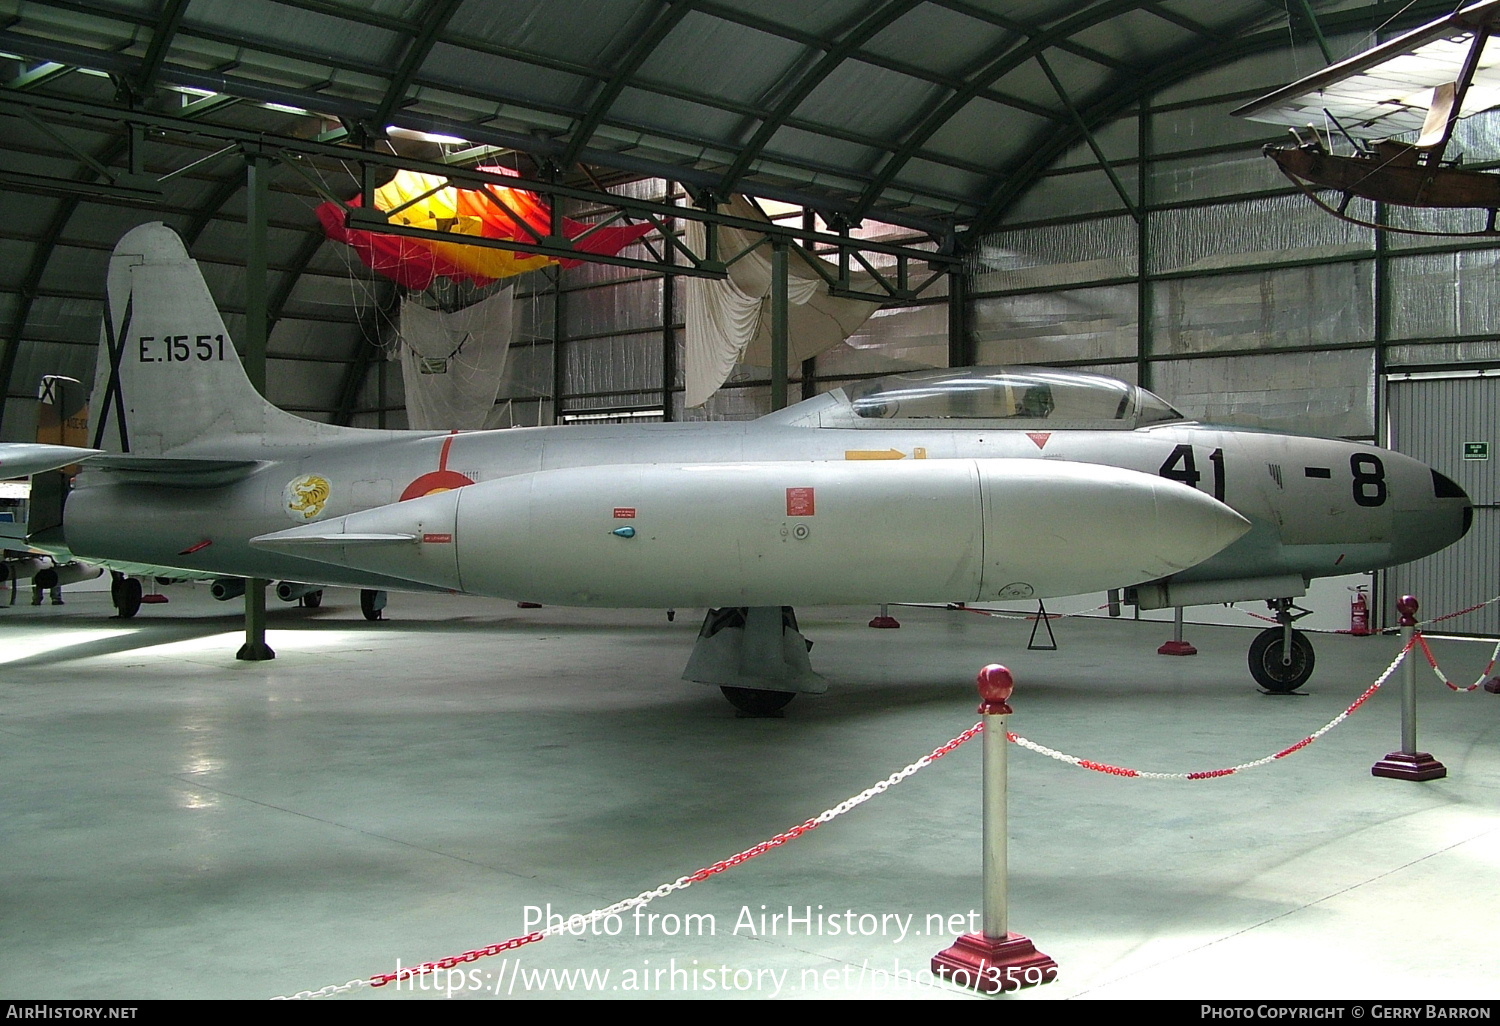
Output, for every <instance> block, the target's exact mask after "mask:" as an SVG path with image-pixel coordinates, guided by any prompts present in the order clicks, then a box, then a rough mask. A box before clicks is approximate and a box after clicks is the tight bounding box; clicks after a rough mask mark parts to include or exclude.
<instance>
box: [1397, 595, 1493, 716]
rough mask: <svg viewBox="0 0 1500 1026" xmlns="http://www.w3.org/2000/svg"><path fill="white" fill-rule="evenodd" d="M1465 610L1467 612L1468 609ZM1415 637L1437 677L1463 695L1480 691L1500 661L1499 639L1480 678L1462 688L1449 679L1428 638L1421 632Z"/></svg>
mask: <svg viewBox="0 0 1500 1026" xmlns="http://www.w3.org/2000/svg"><path fill="white" fill-rule="evenodd" d="M1465 611H1466V612H1467V610H1465ZM1453 615H1455V616H1457V615H1458V614H1456V613H1455V614H1453ZM1429 622H1431V621H1429ZM1414 637H1415V639H1416V641H1417V643H1418V644H1419V645H1421V646H1422V654H1423V655H1425V656H1426V657H1427V663H1428V665H1429V666H1431V667H1432V672H1433V673H1435V674H1437V679H1438V680H1440V681H1442V682H1443V683H1444V684H1446V685H1448V687H1449V688H1451V689H1452V690H1454V691H1457V692H1458V693H1459V694H1461V695H1466V694H1468V693H1469V692H1471V691H1478V690H1479V687H1480V685H1482V684H1483V683H1484V682H1485V680H1486V679H1488V677H1489V675H1490V671H1491V670H1493V669H1494V668H1495V663H1496V662H1497V661H1500V641H1497V642H1495V650H1494V651H1493V652H1491V653H1490V661H1489V665H1487V666H1486V667H1485V668H1484V670H1483V672H1481V673H1480V674H1479V679H1478V680H1476V681H1475V682H1474V683H1472V684H1470V685H1469V686H1468V687H1466V688H1461V687H1459V686H1458V685H1457V684H1455V683H1453V682H1452V681H1451V680H1449V679H1448V675H1447V674H1446V673H1444V672H1443V668H1442V667H1441V666H1439V665H1438V664H1437V657H1436V656H1434V655H1433V654H1432V649H1430V648H1428V647H1427V639H1426V638H1424V637H1422V635H1421V634H1420V633H1417V634H1416V635H1414Z"/></svg>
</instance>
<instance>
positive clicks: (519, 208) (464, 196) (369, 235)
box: [317, 167, 653, 290]
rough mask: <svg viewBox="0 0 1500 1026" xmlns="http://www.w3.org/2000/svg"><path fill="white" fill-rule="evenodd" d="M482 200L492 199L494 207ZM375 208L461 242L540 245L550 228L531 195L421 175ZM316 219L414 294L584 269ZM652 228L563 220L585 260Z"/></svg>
mask: <svg viewBox="0 0 1500 1026" xmlns="http://www.w3.org/2000/svg"><path fill="white" fill-rule="evenodd" d="M478 170H480V171H485V172H488V173H490V174H500V175H514V174H515V172H513V171H510V170H508V169H506V168H500V167H481V168H479V169H478ZM485 193H488V194H489V197H493V201H492V200H491V199H490V198H489V197H486V195H485ZM360 203H361V197H359V196H356V197H354V199H352V200H350V201H349V203H348V205H349V206H359V205H360ZM375 206H376V207H377V208H378V209H380V210H384V211H388V212H389V211H395V213H392V214H391V215H390V219H391V221H392V222H394V223H396V224H403V225H410V226H412V227H414V228H426V229H429V230H431V231H440V232H446V233H448V234H451V235H457V236H463V235H468V236H475V237H478V238H487V239H509V240H512V241H515V242H528V243H535V242H539V241H540V240H541V239H542V238H543V237H544V236H546V235H547V234H548V233H549V232H550V231H551V228H552V211H551V209H550V207H549V206H548V204H547V202H546V201H545V200H543V199H542V198H541V197H539V196H537V195H536V194H535V193H533V192H527V191H526V190H523V189H512V188H509V187H508V186H503V185H486V186H484V187H483V189H482V190H481V189H460V188H457V187H455V186H452V185H449V184H448V183H447V180H446V179H444V178H441V177H438V176H436V175H427V174H422V173H420V172H417V171H398V172H397V173H396V177H395V178H393V179H391V181H389V182H388V183H386V184H385V185H383V186H381V187H380V188H379V189H377V190H375ZM317 214H318V220H319V221H321V222H322V224H323V231H324V233H325V234H327V236H328V237H329V238H330V239H333V240H334V241H335V242H342V243H344V244H345V245H347V246H349V247H351V248H352V249H354V251H355V252H356V253H358V254H359V257H360V259H361V260H362V261H364V263H365V265H366V266H368V267H369V268H371V269H372V270H374V271H377V272H379V273H380V274H383V275H385V276H386V277H388V278H391V279H393V280H395V281H397V282H399V283H400V284H402V285H405V286H406V287H408V288H411V289H417V290H421V289H425V288H427V287H428V286H430V285H431V284H432V280H433V279H434V278H436V277H439V276H442V277H446V278H454V279H456V280H459V281H467V282H471V283H473V284H475V285H488V284H489V283H491V282H493V281H497V280H499V279H501V278H508V277H510V276H511V275H515V274H522V273H524V272H526V271H534V270H536V269H538V268H540V267H546V266H548V265H549V264H561V265H562V266H563V267H577V266H578V265H579V264H581V263H583V261H582V260H574V259H568V258H557V257H551V256H541V255H538V254H534V253H516V252H511V251H510V250H504V249H489V248H486V247H483V246H471V245H465V244H464V243H461V242H443V241H440V240H429V239H418V238H411V237H408V236H404V235H387V234H385V233H382V232H376V231H367V230H365V229H360V228H348V227H346V226H345V224H344V210H343V207H342V206H340V205H339V204H337V203H323V204H321V205H319V207H318V210H317ZM512 215H514V216H512ZM652 227H653V226H652V225H650V224H637V225H609V226H606V227H604V228H594V227H593V226H592V225H589V224H585V223H583V222H581V221H574V220H572V219H570V218H564V219H563V224H562V230H563V234H564V235H565V236H566V237H567V238H568V239H570V240H574V245H575V247H576V248H577V249H578V250H579V251H580V252H583V253H598V254H601V255H613V254H615V253H618V252H619V251H620V250H622V249H624V248H625V247H626V246H628V245H630V244H631V243H633V242H635V241H636V240H637V239H639V238H640V237H641V236H643V235H645V234H646V233H647V232H649V231H651V230H652ZM590 229H593V230H592V231H590ZM585 233H588V234H585Z"/></svg>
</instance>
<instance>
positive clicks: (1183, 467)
mask: <svg viewBox="0 0 1500 1026" xmlns="http://www.w3.org/2000/svg"><path fill="white" fill-rule="evenodd" d="M1208 462H1210V463H1212V464H1213V465H1214V490H1213V496H1214V498H1215V499H1218V500H1219V501H1220V502H1223V501H1224V450H1223V449H1215V450H1214V451H1213V452H1211V453H1209V454H1208ZM1156 473H1157V475H1158V476H1160V477H1164V478H1166V479H1167V480H1168V481H1181V482H1182V483H1183V484H1185V485H1187V486H1188V487H1189V488H1197V487H1198V482H1199V481H1201V480H1203V475H1202V474H1200V473H1198V462H1197V460H1196V459H1194V457H1193V447H1192V446H1191V445H1179V446H1178V447H1177V448H1175V449H1173V450H1172V455H1170V456H1168V457H1167V460H1166V462H1165V463H1163V464H1162V465H1161V469H1160V470H1158V471H1157V472H1156Z"/></svg>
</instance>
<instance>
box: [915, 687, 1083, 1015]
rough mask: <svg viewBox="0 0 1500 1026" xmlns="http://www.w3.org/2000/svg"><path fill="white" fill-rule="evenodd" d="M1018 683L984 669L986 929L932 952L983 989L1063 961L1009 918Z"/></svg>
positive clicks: (939, 969)
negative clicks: (1013, 718) (1010, 783)
mask: <svg viewBox="0 0 1500 1026" xmlns="http://www.w3.org/2000/svg"><path fill="white" fill-rule="evenodd" d="M1014 690H1015V684H1014V682H1013V681H1012V680H1011V676H1010V671H1009V670H1007V669H1006V668H1005V667H1003V666H996V665H991V666H986V667H985V668H984V669H983V670H980V671H979V694H980V696H981V697H982V699H983V701H982V702H981V703H980V706H979V712H980V713H981V714H982V715H983V716H984V739H983V744H984V770H983V772H984V827H983V831H984V919H983V926H984V930H983V932H982V933H966V934H963V935H962V936H960V937H959V938H958V939H957V940H956V941H954V942H953V945H952V946H951V947H948V948H944V949H943V950H942V951H939V952H938V953H937V954H936V955H934V956H933V957H932V972H933V974H934V975H935V976H939V977H941V978H943V979H945V980H949V981H950V982H952V983H956V984H958V985H959V986H960V987H969V988H972V989H974V990H977V991H979V992H980V993H982V994H999V993H1001V992H1002V991H1010V990H1020V989H1021V988H1022V987H1035V986H1038V985H1040V984H1043V983H1050V982H1052V981H1053V980H1055V979H1056V978H1057V963H1056V962H1055V961H1053V960H1052V959H1051V958H1049V957H1047V956H1046V955H1044V954H1042V953H1041V952H1040V951H1038V950H1037V949H1036V946H1035V945H1034V944H1032V943H1031V941H1030V939H1028V938H1026V937H1023V936H1022V935H1021V934H1019V933H1011V932H1010V929H1009V926H1008V923H1007V911H1006V904H1007V900H1008V899H1007V893H1006V890H1007V882H1006V876H1007V859H1008V852H1007V843H1008V829H1009V828H1008V826H1007V824H1006V819H1007V809H1006V806H1007V800H1006V787H1007V781H1006V767H1005V759H1006V746H1007V745H1008V744H1009V743H1010V742H1009V733H1008V731H1007V728H1006V718H1007V717H1008V716H1009V715H1010V712H1011V708H1010V706H1009V705H1008V704H1007V700H1008V699H1009V698H1010V696H1011V693H1012V692H1013V691H1014Z"/></svg>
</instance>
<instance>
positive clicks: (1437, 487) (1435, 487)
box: [1432, 470, 1469, 499]
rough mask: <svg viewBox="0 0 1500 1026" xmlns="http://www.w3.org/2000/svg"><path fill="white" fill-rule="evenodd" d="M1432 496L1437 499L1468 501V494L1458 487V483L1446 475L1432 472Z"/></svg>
mask: <svg viewBox="0 0 1500 1026" xmlns="http://www.w3.org/2000/svg"><path fill="white" fill-rule="evenodd" d="M1432 494H1433V495H1435V496H1436V497H1437V498H1439V499H1468V497H1469V494H1468V493H1467V492H1465V491H1464V490H1463V489H1462V488H1460V487H1459V486H1458V482H1457V481H1455V480H1453V478H1451V477H1448V476H1447V475H1446V474H1439V473H1438V472H1437V471H1436V470H1434V471H1433V472H1432Z"/></svg>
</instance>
